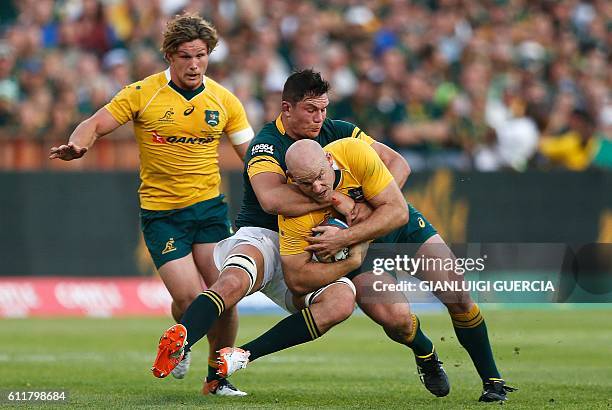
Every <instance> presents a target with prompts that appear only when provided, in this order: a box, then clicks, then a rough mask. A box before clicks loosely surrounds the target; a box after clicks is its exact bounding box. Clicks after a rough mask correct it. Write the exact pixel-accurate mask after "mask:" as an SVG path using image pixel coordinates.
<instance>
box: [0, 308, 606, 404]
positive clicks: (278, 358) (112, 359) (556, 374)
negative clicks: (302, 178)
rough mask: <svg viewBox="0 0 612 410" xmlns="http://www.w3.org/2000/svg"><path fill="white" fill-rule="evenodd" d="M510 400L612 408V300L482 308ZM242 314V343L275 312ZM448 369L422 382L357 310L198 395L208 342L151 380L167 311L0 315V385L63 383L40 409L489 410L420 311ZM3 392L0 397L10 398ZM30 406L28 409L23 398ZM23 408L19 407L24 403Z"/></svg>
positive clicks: (446, 336) (470, 374) (471, 375)
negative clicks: (443, 384)
mask: <svg viewBox="0 0 612 410" xmlns="http://www.w3.org/2000/svg"><path fill="white" fill-rule="evenodd" d="M482 310H483V313H484V314H485V318H486V319H487V324H488V327H489V333H490V336H491V340H492V343H493V347H494V351H495V356H496V358H497V363H498V366H499V367H500V370H501V371H502V373H503V376H504V377H505V378H506V380H507V381H508V384H509V385H512V386H516V387H518V388H519V389H520V390H519V391H518V392H516V393H511V394H510V396H509V397H510V400H509V401H508V402H507V404H506V406H509V407H510V408H513V409H527V408H529V409H532V408H533V409H597V408H601V409H610V408H612V319H611V317H612V307H610V306H608V307H603V308H599V309H569V310H563V309H556V310H491V309H488V308H487V306H486V305H483V306H482ZM278 319H279V317H277V316H243V317H242V318H241V325H240V333H239V336H238V338H239V342H243V341H247V340H250V339H251V338H253V337H254V336H256V335H258V334H259V333H261V332H263V331H264V330H266V329H267V328H269V327H270V326H271V325H273V324H274V323H276V321H278ZM421 319H422V324H423V328H424V330H425V331H426V332H427V333H428V334H429V335H430V337H431V338H432V339H433V340H434V343H435V344H436V346H437V349H438V352H439V354H440V358H441V360H442V361H444V366H445V368H446V370H447V372H448V374H449V377H450V380H451V384H452V389H451V394H450V395H449V396H448V397H446V398H443V399H439V398H435V397H433V396H431V395H430V394H429V393H428V392H427V391H426V390H425V389H424V388H423V386H421V384H420V382H419V380H418V378H417V375H416V369H415V365H414V360H413V357H412V353H411V352H410V351H409V350H408V349H406V348H405V347H403V346H400V345H398V344H396V343H393V342H391V341H390V340H388V339H387V338H386V337H385V335H384V333H383V332H382V330H381V329H380V328H379V327H377V326H376V325H375V324H373V323H372V322H371V321H369V319H367V318H366V317H364V316H362V315H357V316H354V317H352V318H351V319H349V320H348V321H346V322H345V323H343V324H341V325H340V326H338V327H337V328H335V329H333V330H332V331H331V332H330V333H328V334H327V335H325V336H324V337H323V338H321V339H319V340H317V341H315V342H313V343H309V344H306V345H303V346H299V347H296V348H293V349H289V350H286V351H283V352H280V353H277V354H276V355H272V356H268V357H264V358H261V359H260V360H258V361H257V362H254V363H252V364H251V365H250V366H249V367H248V368H247V369H246V370H243V371H241V372H240V373H238V374H236V375H235V376H234V377H233V378H232V381H233V382H234V383H235V384H236V385H237V386H239V387H240V388H241V389H243V390H245V391H248V392H249V396H247V397H245V398H217V397H204V396H201V395H200V393H199V391H200V387H201V378H202V377H203V376H204V374H205V369H206V356H207V344H206V342H204V341H202V342H200V344H198V345H196V346H195V348H194V357H193V362H192V367H191V370H190V372H189V374H188V375H187V377H186V378H185V379H183V380H174V379H172V378H171V377H169V378H167V379H163V380H158V379H155V378H154V377H153V376H152V375H151V373H150V372H149V367H150V366H151V363H152V361H153V358H154V355H155V352H156V341H157V338H158V337H159V335H160V334H161V332H162V331H163V330H164V329H165V328H166V327H167V326H168V325H169V324H170V323H171V322H170V320H169V319H162V318H158V319H150V318H147V319H142V318H131V319H5V320H0V347H1V350H0V391H2V392H3V394H5V395H6V393H7V391H9V390H19V391H24V390H55V389H64V390H67V391H68V392H69V399H68V406H65V405H60V406H50V405H48V404H46V405H42V406H39V407H36V408H50V407H56V408H64V409H65V408H67V407H68V408H87V409H89V408H106V409H114V408H149V407H151V408H172V409H176V408H181V409H182V408H185V409H187V408H198V409H201V408H249V409H252V408H279V409H288V408H337V409H346V408H377V409H393V408H397V409H420V408H424V409H427V408H432V409H440V408H443V409H457V408H485V407H492V406H497V404H484V403H477V402H476V400H477V398H478V396H479V394H480V390H481V386H480V381H479V379H478V377H477V375H476V372H475V370H474V368H473V367H472V364H471V362H470V360H469V358H468V356H467V354H466V353H465V351H463V349H462V348H461V347H460V346H459V344H458V343H457V340H456V338H455V336H454V333H453V330H452V327H451V324H450V320H449V318H448V316H446V315H443V314H440V313H436V314H422V315H421ZM6 406H7V402H6V399H4V401H0V407H6ZM26 406H27V407H29V406H28V405H27V404H26ZM21 407H22V408H24V406H23V405H21Z"/></svg>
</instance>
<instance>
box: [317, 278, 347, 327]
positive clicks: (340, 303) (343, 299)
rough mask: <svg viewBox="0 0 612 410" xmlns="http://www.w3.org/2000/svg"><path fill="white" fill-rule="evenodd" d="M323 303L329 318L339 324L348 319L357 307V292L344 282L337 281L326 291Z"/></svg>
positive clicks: (331, 321)
mask: <svg viewBox="0 0 612 410" xmlns="http://www.w3.org/2000/svg"><path fill="white" fill-rule="evenodd" d="M322 296H324V297H323V298H322V299H323V300H322V303H324V304H325V305H326V308H327V309H326V311H327V316H328V317H327V320H328V321H329V322H330V323H333V324H338V323H340V322H343V321H345V320H346V319H348V318H349V317H350V316H351V315H352V314H353V311H354V309H355V294H354V293H353V290H352V289H351V288H350V287H349V286H347V285H346V284H344V283H335V284H334V285H333V286H330V287H329V288H328V289H326V291H325V292H324V295H322Z"/></svg>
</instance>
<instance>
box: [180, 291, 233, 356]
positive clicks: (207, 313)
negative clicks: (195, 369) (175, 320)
mask: <svg viewBox="0 0 612 410" xmlns="http://www.w3.org/2000/svg"><path fill="white" fill-rule="evenodd" d="M224 310H225V303H224V302H223V299H222V298H221V296H219V294H217V293H216V292H214V291H212V290H210V289H209V290H206V291H204V292H202V293H200V294H199V295H198V297H197V298H195V300H194V301H193V302H191V305H189V307H188V308H187V310H186V311H185V314H184V315H183V318H182V319H181V324H182V325H183V326H185V328H186V329H187V346H189V348H191V347H193V345H194V344H195V343H196V342H197V341H198V340H200V339H201V338H203V337H204V336H206V333H208V331H209V330H210V328H211V327H212V325H213V324H214V323H215V321H216V320H217V318H219V316H220V315H221V313H223V311H224Z"/></svg>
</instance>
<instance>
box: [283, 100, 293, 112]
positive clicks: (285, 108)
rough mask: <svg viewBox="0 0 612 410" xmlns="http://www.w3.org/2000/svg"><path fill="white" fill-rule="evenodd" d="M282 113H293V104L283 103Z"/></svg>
mask: <svg viewBox="0 0 612 410" xmlns="http://www.w3.org/2000/svg"><path fill="white" fill-rule="evenodd" d="M281 111H282V112H284V113H285V114H288V113H289V111H291V103H290V102H289V101H283V102H282V103H281Z"/></svg>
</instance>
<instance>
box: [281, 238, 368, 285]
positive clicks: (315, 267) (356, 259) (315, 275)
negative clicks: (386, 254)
mask: <svg viewBox="0 0 612 410" xmlns="http://www.w3.org/2000/svg"><path fill="white" fill-rule="evenodd" d="M367 247H368V246H367V243H363V244H359V245H357V246H354V247H351V249H350V251H349V256H348V257H347V258H346V259H345V260H342V261H338V262H332V263H319V262H314V261H313V260H312V254H311V253H310V252H302V253H300V254H298V255H282V256H281V262H282V266H283V274H284V275H285V283H287V287H288V288H289V290H291V292H292V293H293V294H294V295H296V296H301V295H305V294H307V293H310V292H314V291H315V290H317V289H320V288H322V287H323V286H325V285H329V284H330V283H332V282H333V281H335V280H338V279H340V278H341V277H343V276H345V275H346V274H348V273H349V272H351V271H353V270H355V269H357V268H359V267H360V266H361V264H362V262H363V258H364V257H365V254H366V252H367Z"/></svg>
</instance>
